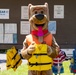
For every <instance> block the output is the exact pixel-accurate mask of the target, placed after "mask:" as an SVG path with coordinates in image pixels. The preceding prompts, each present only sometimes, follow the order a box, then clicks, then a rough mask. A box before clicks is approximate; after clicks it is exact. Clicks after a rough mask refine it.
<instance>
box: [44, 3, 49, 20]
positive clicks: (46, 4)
mask: <svg viewBox="0 0 76 75" xmlns="http://www.w3.org/2000/svg"><path fill="white" fill-rule="evenodd" d="M45 6H46V8H47V17H48V21H49V6H48V3H47V2H46V3H45Z"/></svg>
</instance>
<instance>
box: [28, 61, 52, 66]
mask: <svg viewBox="0 0 76 75" xmlns="http://www.w3.org/2000/svg"><path fill="white" fill-rule="evenodd" d="M48 64H52V63H51V62H48V63H38V62H36V63H30V62H29V65H30V66H31V67H32V66H34V65H36V66H38V65H48Z"/></svg>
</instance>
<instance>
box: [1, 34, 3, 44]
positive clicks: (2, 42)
mask: <svg viewBox="0 0 76 75" xmlns="http://www.w3.org/2000/svg"><path fill="white" fill-rule="evenodd" d="M0 43H3V34H1V33H0Z"/></svg>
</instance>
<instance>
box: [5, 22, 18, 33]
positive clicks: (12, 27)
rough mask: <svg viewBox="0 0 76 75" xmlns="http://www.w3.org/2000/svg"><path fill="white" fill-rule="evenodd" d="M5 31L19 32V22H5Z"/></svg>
mask: <svg viewBox="0 0 76 75" xmlns="http://www.w3.org/2000/svg"><path fill="white" fill-rule="evenodd" d="M5 33H17V24H16V23H5Z"/></svg>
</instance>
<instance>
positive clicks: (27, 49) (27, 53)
mask: <svg viewBox="0 0 76 75" xmlns="http://www.w3.org/2000/svg"><path fill="white" fill-rule="evenodd" d="M34 44H35V43H34V42H32V43H31V44H30V45H29V46H28V44H27V43H26V39H25V40H24V42H23V49H22V50H21V55H22V57H23V58H25V59H27V60H28V59H29V58H30V57H31V55H32V52H33V51H34V50H35V45H34Z"/></svg>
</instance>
